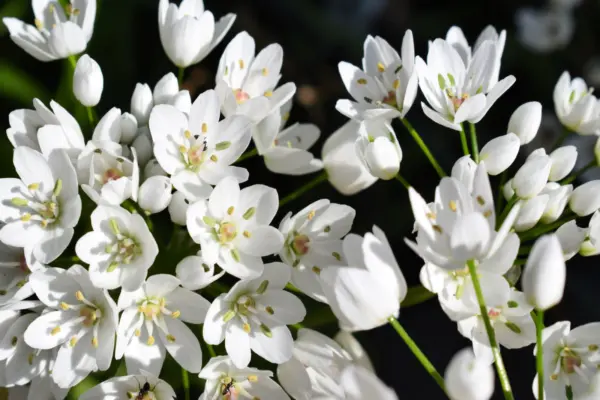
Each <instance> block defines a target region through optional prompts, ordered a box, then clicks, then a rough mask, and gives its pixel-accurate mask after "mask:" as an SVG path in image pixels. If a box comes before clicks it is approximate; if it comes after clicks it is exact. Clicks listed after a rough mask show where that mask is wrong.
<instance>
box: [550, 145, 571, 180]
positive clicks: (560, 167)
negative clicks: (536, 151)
mask: <svg viewBox="0 0 600 400" xmlns="http://www.w3.org/2000/svg"><path fill="white" fill-rule="evenodd" d="M550 160H551V161H552V167H551V168H550V176H549V177H548V179H549V180H550V181H560V180H561V179H563V178H565V177H566V176H567V175H569V174H570V173H571V171H572V170H573V167H575V162H576V161H577V147H575V146H563V147H559V148H558V149H556V150H554V151H553V152H552V153H550Z"/></svg>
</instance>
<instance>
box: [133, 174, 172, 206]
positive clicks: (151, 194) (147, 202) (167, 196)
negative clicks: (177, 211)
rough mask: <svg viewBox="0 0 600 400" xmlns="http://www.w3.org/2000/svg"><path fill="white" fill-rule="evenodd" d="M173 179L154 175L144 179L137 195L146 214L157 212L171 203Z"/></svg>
mask: <svg viewBox="0 0 600 400" xmlns="http://www.w3.org/2000/svg"><path fill="white" fill-rule="evenodd" d="M172 189H173V188H172V186H171V180H170V179H169V178H168V177H166V176H160V175H157V176H153V177H150V178H148V179H146V180H145V181H144V183H142V185H141V186H140V189H139V191H138V195H137V202H138V204H139V206H140V207H141V208H142V210H144V212H145V213H146V214H156V213H159V212H161V211H163V210H164V209H166V208H167V207H168V206H169V204H170V203H171V198H172V194H171V190H172Z"/></svg>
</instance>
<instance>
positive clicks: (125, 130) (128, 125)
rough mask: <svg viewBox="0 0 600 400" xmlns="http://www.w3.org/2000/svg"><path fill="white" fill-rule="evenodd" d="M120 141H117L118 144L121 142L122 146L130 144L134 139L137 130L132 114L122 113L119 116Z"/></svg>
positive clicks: (136, 123) (135, 120) (136, 122)
mask: <svg viewBox="0 0 600 400" xmlns="http://www.w3.org/2000/svg"><path fill="white" fill-rule="evenodd" d="M120 125H121V139H120V140H119V142H122V143H123V144H131V142H133V139H135V135H136V133H137V129H138V121H137V119H136V118H135V116H133V114H130V113H127V112H126V113H123V114H122V115H121V124H120Z"/></svg>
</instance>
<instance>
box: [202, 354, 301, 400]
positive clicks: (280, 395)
mask: <svg viewBox="0 0 600 400" xmlns="http://www.w3.org/2000/svg"><path fill="white" fill-rule="evenodd" d="M198 376H199V377H200V378H201V379H205V380H206V385H205V387H204V393H202V394H201V395H200V399H199V400H213V399H219V398H224V399H227V398H231V399H238V398H240V399H242V398H247V399H265V400H266V399H268V400H288V399H289V397H288V395H287V394H286V393H285V392H284V391H283V389H282V388H281V387H280V386H279V385H278V384H277V383H275V381H273V380H272V379H271V377H272V376H273V373H272V372H271V371H268V370H265V371H262V370H258V369H256V368H251V367H246V368H238V367H236V366H235V364H234V363H233V361H232V360H231V358H230V357H227V356H220V357H213V358H211V359H210V361H209V362H208V364H206V366H205V367H204V368H203V369H202V371H201V372H200V374H199V375H198Z"/></svg>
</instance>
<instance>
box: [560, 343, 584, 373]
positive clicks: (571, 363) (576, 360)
mask: <svg viewBox="0 0 600 400" xmlns="http://www.w3.org/2000/svg"><path fill="white" fill-rule="evenodd" d="M560 363H561V367H562V370H563V371H564V372H565V373H567V374H572V373H574V372H576V369H577V368H579V367H580V366H581V357H580V356H579V355H578V354H577V353H576V352H575V351H573V350H571V349H569V348H564V349H563V351H562V357H561V360H560Z"/></svg>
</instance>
